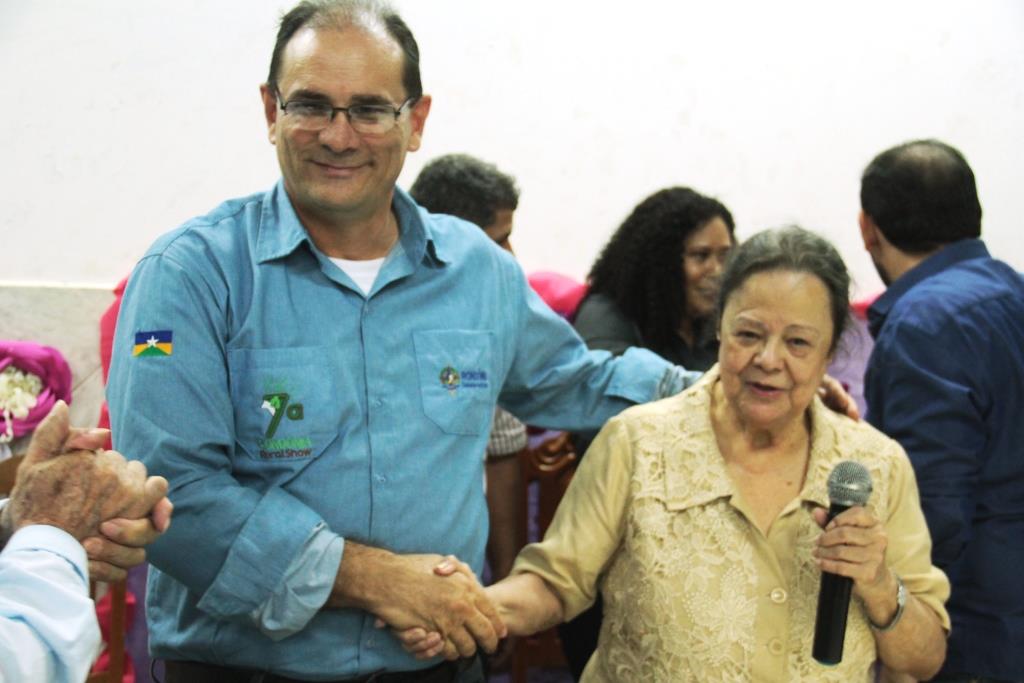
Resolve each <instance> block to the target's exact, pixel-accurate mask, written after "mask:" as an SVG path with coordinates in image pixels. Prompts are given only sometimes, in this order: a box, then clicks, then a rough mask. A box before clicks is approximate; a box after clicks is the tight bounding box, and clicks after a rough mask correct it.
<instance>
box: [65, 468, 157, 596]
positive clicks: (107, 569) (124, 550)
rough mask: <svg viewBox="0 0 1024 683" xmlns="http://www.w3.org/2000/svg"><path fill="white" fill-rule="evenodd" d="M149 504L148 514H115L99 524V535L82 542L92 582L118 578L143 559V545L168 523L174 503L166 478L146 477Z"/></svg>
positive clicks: (154, 538)
mask: <svg viewBox="0 0 1024 683" xmlns="http://www.w3.org/2000/svg"><path fill="white" fill-rule="evenodd" d="M145 493H146V500H148V501H155V502H153V503H152V504H151V505H150V511H149V514H148V516H145V517H139V518H137V519H127V518H125V517H118V518H115V519H110V520H107V521H105V522H101V523H100V528H99V531H100V533H99V535H97V536H90V537H89V538H86V539H85V540H84V541H82V546H83V547H84V548H85V552H86V555H88V556H89V575H90V576H91V577H92V578H93V579H95V580H96V581H120V580H122V579H124V578H125V577H126V576H127V575H128V572H127V570H128V569H130V568H132V567H134V566H135V565H138V564H142V563H143V562H145V561H146V551H145V546H147V545H149V544H150V543H152V542H153V541H155V540H156V539H157V538H159V536H160V535H161V534H162V533H164V532H165V531H167V529H168V527H170V526H171V514H172V512H173V511H174V505H172V504H171V501H170V500H169V499H168V498H167V480H166V479H164V478H163V477H149V478H148V479H147V480H146V486H145Z"/></svg>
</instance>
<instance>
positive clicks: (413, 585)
mask: <svg viewBox="0 0 1024 683" xmlns="http://www.w3.org/2000/svg"><path fill="white" fill-rule="evenodd" d="M444 559H445V558H443V557H441V556H440V555H396V554H394V553H390V552H388V551H386V550H382V549H379V548H372V547H368V546H363V545H359V544H358V543H355V542H353V541H347V542H346V543H345V553H344V555H343V556H342V562H341V567H339V569H338V577H337V580H336V581H335V586H334V591H333V592H332V594H331V598H330V599H329V600H328V606H329V607H336V608H341V607H358V608H360V609H363V610H365V611H367V612H370V613H371V614H374V615H376V616H377V617H379V618H380V620H381V621H383V622H384V623H385V624H387V625H388V626H390V627H391V628H392V629H395V630H396V631H404V630H407V629H411V628H416V627H419V628H422V629H423V631H424V632H428V633H429V632H436V633H437V634H439V638H440V639H441V640H443V642H444V647H443V649H442V652H443V654H444V655H445V657H446V658H448V659H457V658H459V657H470V656H472V655H473V654H475V653H476V648H477V643H479V644H480V646H481V647H483V648H484V650H486V651H487V652H494V650H495V648H496V647H497V645H498V640H499V639H500V638H503V637H504V636H505V634H506V629H505V625H504V624H503V623H502V622H501V619H499V618H498V614H497V612H496V611H495V609H494V606H493V605H491V603H490V601H489V600H488V599H487V597H486V595H485V594H484V592H483V588H482V587H481V586H480V584H479V582H477V580H476V577H474V576H473V575H472V572H469V571H468V567H467V568H466V570H467V571H465V572H456V573H455V574H454V575H452V576H439V575H437V574H435V572H434V569H435V567H437V566H438V565H439V563H441V562H442V561H443V560H444ZM467 574H468V576H467Z"/></svg>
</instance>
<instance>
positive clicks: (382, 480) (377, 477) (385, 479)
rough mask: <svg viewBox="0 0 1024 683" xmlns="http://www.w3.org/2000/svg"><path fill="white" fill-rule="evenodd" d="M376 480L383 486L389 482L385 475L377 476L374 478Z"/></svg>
mask: <svg viewBox="0 0 1024 683" xmlns="http://www.w3.org/2000/svg"><path fill="white" fill-rule="evenodd" d="M374 479H376V480H377V481H378V482H379V483H381V484H383V483H384V482H386V481H387V480H388V478H387V477H385V476H384V475H383V474H378V475H376V476H375V477H374Z"/></svg>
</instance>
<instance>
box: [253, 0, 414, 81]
mask: <svg viewBox="0 0 1024 683" xmlns="http://www.w3.org/2000/svg"><path fill="white" fill-rule="evenodd" d="M353 25H355V26H365V27H376V26H379V27H382V28H383V29H384V30H385V31H386V32H387V34H388V35H389V36H391V37H392V38H394V40H395V42H396V43H398V46H399V47H400V48H402V53H403V55H404V60H403V64H402V86H403V87H404V88H405V96H406V97H407V98H412V99H414V100H417V99H419V98H420V97H421V96H422V95H423V84H422V82H421V81H420V48H419V45H417V44H416V38H415V37H414V36H413V34H412V31H411V30H410V29H409V27H408V26H407V25H406V23H405V21H404V20H403V19H402V17H401V16H399V14H398V12H396V11H395V10H394V9H393V8H392V7H391V6H390V5H387V4H384V3H382V2H378V0H303V1H302V2H300V3H299V4H298V5H296V6H295V7H293V8H292V9H291V10H289V11H288V13H287V14H285V15H284V16H283V17H281V25H280V27H279V28H278V31H277V41H276V42H275V43H274V52H273V54H272V55H271V58H270V73H269V74H268V75H267V86H268V87H269V88H270V90H271V91H272V92H275V93H276V92H277V86H278V83H277V78H278V75H279V74H280V71H281V60H282V59H283V58H284V49H285V47H286V46H287V45H288V41H290V40H291V39H292V36H294V35H295V34H296V33H297V32H298V31H299V29H301V28H304V27H306V26H308V27H310V28H313V29H320V28H336V29H341V28H346V27H348V26H353Z"/></svg>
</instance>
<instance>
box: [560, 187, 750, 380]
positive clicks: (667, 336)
mask: <svg viewBox="0 0 1024 683" xmlns="http://www.w3.org/2000/svg"><path fill="white" fill-rule="evenodd" d="M734 227H735V226H734V224H733V220H732V214H730V213H729V210H728V209H727V208H725V206H723V205H722V204H721V202H719V201H717V200H715V199H712V198H710V197H705V196H704V195H702V194H699V193H697V192H694V191H693V190H691V189H689V188H686V187H671V188H667V189H664V190H659V191H658V192H655V193H654V194H652V195H651V196H650V197H648V198H647V199H645V200H643V201H642V202H640V204H638V205H637V206H636V208H634V209H633V212H632V213H631V214H630V215H629V217H628V218H626V220H625V221H624V222H623V223H622V225H621V226H619V229H618V230H616V231H615V234H614V235H612V238H611V239H610V240H609V241H608V244H607V245H605V247H604V249H603V250H602V251H601V255H600V256H599V257H598V259H597V261H595V262H594V265H593V267H592V268H591V269H590V275H589V276H588V278H587V279H588V281H589V284H590V292H589V293H588V295H587V298H586V299H584V300H583V302H582V303H581V304H580V308H579V310H578V311H577V313H576V319H575V326H576V330H577V331H578V332H579V333H580V336H582V337H583V339H584V340H585V341H586V342H587V345H588V346H590V347H591V348H594V349H606V350H608V351H611V352H612V353H615V354H619V353H622V352H623V351H625V350H626V349H627V348H629V347H630V346H641V347H644V348H648V349H651V350H652V351H654V352H655V353H657V354H659V355H661V356H663V357H664V358H666V359H668V360H670V361H672V362H673V363H678V364H679V365H682V366H684V367H685V368H687V369H689V370H707V369H708V368H709V367H711V365H712V364H713V363H714V362H715V360H716V359H717V356H718V344H717V342H716V341H715V334H714V309H715V298H716V296H717V295H718V278H719V276H720V275H721V272H722V264H723V263H724V262H725V257H726V255H727V254H728V253H729V250H730V249H731V248H732V246H733V244H734V238H733V230H734Z"/></svg>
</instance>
